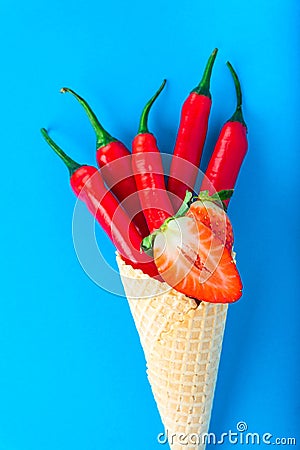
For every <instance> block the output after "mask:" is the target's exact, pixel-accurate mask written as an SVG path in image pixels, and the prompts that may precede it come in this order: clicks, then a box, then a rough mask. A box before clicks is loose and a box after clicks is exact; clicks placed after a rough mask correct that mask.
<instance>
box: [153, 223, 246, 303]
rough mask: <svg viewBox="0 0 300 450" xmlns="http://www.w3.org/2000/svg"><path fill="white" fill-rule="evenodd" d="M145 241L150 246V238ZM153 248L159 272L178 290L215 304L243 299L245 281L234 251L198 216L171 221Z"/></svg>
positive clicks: (158, 236)
mask: <svg viewBox="0 0 300 450" xmlns="http://www.w3.org/2000/svg"><path fill="white" fill-rule="evenodd" d="M144 241H145V242H144V244H145V246H147V245H148V241H147V238H146V240H144ZM151 246H152V249H153V255H154V261H155V264H156V266H157V269H158V271H159V273H160V274H161V276H162V278H163V279H164V280H165V281H166V282H167V283H168V284H169V285H170V286H172V287H173V288H174V289H176V290H177V291H179V292H182V293H184V294H185V295H188V296H190V297H193V298H196V299H198V300H203V301H206V302H212V303H232V302H235V301H237V300H238V299H239V298H240V297H241V294H242V282H241V279H240V276H239V273H238V271H237V268H236V265H235V263H234V261H233V259H232V256H231V252H230V251H229V250H228V249H227V248H226V247H224V244H223V243H222V241H221V240H220V239H219V238H217V237H216V236H215V235H214V233H213V232H212V230H211V229H210V228H208V227H207V226H206V225H204V224H203V223H202V222H200V221H198V220H195V218H194V217H179V218H171V219H167V220H166V222H165V223H164V224H163V225H162V227H161V228H160V229H159V230H157V231H156V232H155V236H153V237H152V242H151ZM144 250H145V248H144Z"/></svg>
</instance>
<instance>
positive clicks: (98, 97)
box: [0, 0, 300, 450]
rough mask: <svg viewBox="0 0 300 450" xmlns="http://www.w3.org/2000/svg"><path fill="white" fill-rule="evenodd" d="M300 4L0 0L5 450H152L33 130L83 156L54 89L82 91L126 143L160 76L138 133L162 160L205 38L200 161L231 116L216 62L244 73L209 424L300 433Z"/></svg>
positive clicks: (120, 351) (152, 435) (139, 357)
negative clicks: (230, 261)
mask: <svg viewBox="0 0 300 450" xmlns="http://www.w3.org/2000/svg"><path fill="white" fill-rule="evenodd" d="M299 14H300V5H299V2H297V1H296V0H291V1H284V0H281V1H280V0H273V1H270V0H269V1H268V0H253V1H251V2H241V1H240V0H227V1H226V2H224V1H222V0H212V1H210V2H204V1H201V0H198V1H196V0H189V1H186V2H180V1H177V2H176V1H175V2H174V1H170V0H166V1H161V0H160V1H159V0H153V1H152V2H148V3H147V2H144V3H143V2H137V1H133V0H129V1H127V2H121V1H111V2H103V1H102V2H97V1H92V0H84V1H82V0H79V1H77V2H71V1H70V0H65V1H62V2H61V1H58V0H52V2H50V3H49V2H47V3H44V2H37V1H35V0H28V1H27V2H22V1H20V0H16V1H14V2H11V1H9V0H2V2H1V5H0V16H1V19H0V20H1V26H0V41H1V47H2V50H1V67H2V68H1V72H0V77H1V126H0V133H1V140H0V142H1V163H2V170H1V186H2V196H1V203H2V207H1V209H2V221H1V279H2V281H1V303H0V449H1V450H2V449H3V450H50V449H51V450H54V449H55V450H69V449H70V450H71V449H72V450H79V449H80V450H83V449H84V450H96V449H102V448H110V449H112V450H113V449H120V448H123V449H129V448H130V449H131V450H135V449H136V450H138V449H141V448H143V449H153V450H154V449H159V448H161V446H160V445H159V444H158V443H156V436H157V434H158V433H159V432H161V431H162V425H161V422H160V419H159V415H158V412H157V410H156V407H155V404H154V400H153V398H152V394H151V391H150V388H149V386H148V382H147V379H146V376H145V367H144V358H143V354H142V350H141V348H140V344H139V341H138V337H137V333H136V331H135V328H134V324H133V321H132V319H131V316H130V313H129V309H128V306H127V304H126V301H125V300H124V299H121V298H119V297H117V296H114V295H111V294H109V293H106V292H104V291H102V290H101V289H100V288H99V287H98V286H97V285H96V284H94V283H93V282H92V281H91V280H90V279H89V278H88V276H87V275H86V274H85V273H84V271H83V270H82V268H81V266H80V264H79V263H78V260H77V258H76V254H75V251H74V248H73V242H72V234H71V231H72V213H73V208H74V203H75V197H74V196H73V194H72V192H71V190H70V188H69V186H68V176H67V172H66V169H65V168H64V167H63V165H62V164H61V162H60V161H59V160H58V159H57V157H56V156H55V155H54V154H53V153H52V152H51V151H50V149H49V148H48V147H47V146H46V144H45V143H44V142H43V140H42V138H41V135H40V131H39V130H40V128H41V127H42V126H45V127H47V128H49V130H50V131H51V135H52V136H53V138H55V139H56V141H57V142H58V143H59V144H60V145H61V146H62V147H63V148H64V149H65V150H66V151H67V152H69V153H70V154H71V155H72V156H73V157H74V158H75V159H77V160H78V161H81V162H88V163H94V148H95V139H94V134H93V131H92V129H91V127H90V125H89V123H88V120H87V118H86V116H85V115H84V113H83V111H82V110H81V109H80V107H79V105H78V104H77V103H76V102H75V100H74V99H72V98H71V96H70V95H65V96H63V95H60V94H59V89H60V88H61V87H62V86H64V85H66V86H69V87H72V88H73V89H75V90H77V91H78V92H79V93H81V94H82V95H83V96H85V97H86V98H87V99H88V100H89V101H90V103H91V104H92V105H93V107H94V109H95V110H96V112H97V113H98V115H99V117H100V118H101V121H102V123H103V124H104V125H105V127H106V128H107V129H108V130H109V131H110V132H111V133H112V134H113V135H115V136H117V137H119V138H120V139H121V140H123V141H124V142H125V143H126V144H127V145H130V142H131V140H132V137H133V136H134V133H135V131H136V129H137V123H138V117H139V114H140V111H141V108H142V106H143V105H144V103H145V100H146V99H148V98H149V97H150V96H151V95H152V93H153V92H154V91H155V90H156V89H157V87H158V86H159V84H160V82H161V80H162V78H163V77H167V79H168V85H167V88H166V90H165V92H164V94H163V95H161V98H160V99H159V102H158V104H157V107H156V108H154V109H153V113H152V115H151V119H150V127H151V129H152V130H153V131H154V132H155V134H156V136H157V138H158V142H159V145H160V148H161V150H162V151H165V152H169V153H170V152H171V151H172V147H173V144H174V140H175V136H176V129H177V125H178V117H179V111H180V107H181V104H182V102H183V100H184V99H185V98H186V96H187V94H188V92H189V91H190V90H191V88H193V87H194V86H195V85H196V84H197V82H198V81H199V78H200V75H201V74H202V70H203V67H204V64H205V61H206V60H207V57H208V55H209V54H210V53H211V51H212V49H213V48H214V47H218V48H219V55H218V58H217V61H216V64H215V69H214V73H213V78H212V86H211V88H212V94H213V108H212V115H211V121H210V129H209V135H208V139H207V145H206V149H205V158H204V160H203V168H205V165H206V163H207V161H208V157H209V152H210V151H211V149H212V148H213V144H214V142H215V140H216V138H217V135H218V133H219V130H220V127H221V126H222V124H223V123H224V121H225V120H227V118H228V117H229V116H230V115H231V114H232V112H233V109H234V103H235V96H234V89H233V84H232V80H231V77H230V74H229V72H228V69H227V68H226V66H225V62H226V60H227V59H230V61H231V62H232V64H233V65H234V67H235V68H236V70H237V71H238V73H239V76H240V79H241V82H242V87H243V91H244V115H245V119H246V121H247V123H248V128H249V152H248V155H247V158H246V160H245V163H244V166H243V168H242V171H241V174H240V177H239V180H238V185H237V189H236V193H235V196H234V199H233V200H232V202H231V205H230V216H231V219H232V222H233V224H234V228H235V235H236V250H237V252H238V263H239V269H240V271H241V274H242V277H243V282H244V286H245V290H244V296H243V299H242V300H241V301H240V302H239V303H238V304H236V305H233V306H232V307H230V312H229V317H228V323H227V328H226V334H225V339H224V347H223V350H224V351H223V356H222V360H221V365H220V372H219V379H218V385H217V390H216V397H215V403H214V409H213V415H212V421H211V430H212V431H214V432H215V433H221V432H226V431H227V430H229V429H232V430H235V429H236V423H237V422H238V421H241V420H244V421H246V422H247V424H248V427H249V431H253V432H259V433H264V432H270V433H272V434H273V435H274V436H276V437H277V436H279V437H296V438H298V440H299V439H300V435H299V416H300V404H299V393H300V388H299V365H300V358H299V342H300V328H299V312H300V308H299V294H298V280H297V276H298V275H299V206H298V203H299V201H298V195H299V194H298V193H299V175H298V170H299V127H300V123H299V117H300V115H299V94H300V83H299V75H300V70H299V34H298V30H299V19H300V15H299ZM103 239H104V238H103ZM101 245H102V249H103V253H106V252H107V253H111V252H112V247H111V246H110V244H109V243H108V241H107V240H103V242H102V244H101ZM298 445H299V444H298ZM211 448H214V446H211ZM224 448H225V446H224ZM226 448H227V446H226ZM235 448H241V446H240V447H239V446H235Z"/></svg>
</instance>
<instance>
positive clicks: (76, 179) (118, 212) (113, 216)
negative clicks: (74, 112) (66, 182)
mask: <svg viewBox="0 0 300 450" xmlns="http://www.w3.org/2000/svg"><path fill="white" fill-rule="evenodd" d="M41 131H42V134H43V136H44V138H45V140H46V142H47V143H48V144H49V145H50V146H51V148H52V149H53V150H54V151H55V152H56V153H57V154H58V156H60V158H61V159H62V160H63V161H64V163H65V164H66V166H67V167H68V169H69V173H70V184H71V187H72V189H73V191H74V193H75V195H76V196H77V197H78V198H79V199H80V200H82V201H83V202H84V203H85V204H86V206H87V208H88V210H89V211H90V212H91V214H92V215H93V216H94V217H95V219H96V220H97V222H98V223H99V224H100V225H101V227H102V228H103V230H104V231H105V232H106V234H107V235H108V236H109V238H110V239H111V241H112V242H113V244H114V245H115V246H116V248H117V250H118V252H119V253H120V255H121V257H122V258H123V259H124V261H125V262H126V263H127V264H130V265H132V267H134V268H135V269H141V270H142V271H143V272H144V273H147V274H148V275H149V276H152V277H155V276H157V275H158V272H157V269H156V266H155V264H154V262H153V261H152V260H151V258H149V257H148V256H147V257H146V258H145V256H144V255H143V254H141V252H140V245H141V241H142V236H141V234H140V233H139V232H138V230H137V229H136V227H135V226H134V224H133V223H132V221H131V220H130V218H129V217H128V215H127V214H126V212H125V211H124V209H123V208H122V207H121V206H120V204H119V202H118V201H117V199H116V198H115V197H114V195H113V194H112V193H111V192H110V191H108V190H107V188H106V187H105V185H104V183H103V181H102V178H101V174H100V172H99V171H98V170H97V169H96V168H95V167H92V166H88V165H80V164H78V163H76V162H75V161H74V160H72V159H71V158H70V157H69V156H68V155H66V154H65V153H64V152H63V150H62V149H61V148H59V147H58V146H57V144H55V142H54V141H53V140H52V139H51V138H50V137H49V135H48V133H47V131H46V130H45V129H42V130H41Z"/></svg>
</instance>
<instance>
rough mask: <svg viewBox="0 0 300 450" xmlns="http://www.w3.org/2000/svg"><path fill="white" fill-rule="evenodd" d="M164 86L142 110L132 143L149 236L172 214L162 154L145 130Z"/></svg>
mask: <svg viewBox="0 0 300 450" xmlns="http://www.w3.org/2000/svg"><path fill="white" fill-rule="evenodd" d="M165 84H166V80H164V81H163V83H162V85H161V86H160V88H159V89H158V91H157V92H156V93H155V95H154V96H153V97H152V98H151V99H150V100H149V101H148V103H147V104H146V106H145V107H144V109H143V112H142V115H141V119H140V124H139V129H138V134H137V135H136V136H135V138H134V140H133V142H132V169H133V173H134V177H135V182H136V185H137V188H138V194H139V198H140V202H141V205H142V208H143V212H144V215H145V218H146V221H147V225H148V228H149V230H150V233H151V232H152V231H153V230H156V229H158V228H159V227H160V226H161V225H162V224H163V223H164V221H165V220H166V219H167V218H168V217H170V216H172V215H173V214H174V211H173V207H172V204H171V201H170V199H169V196H168V193H167V191H166V185H165V179H164V169H163V165H162V160H161V155H160V152H159V149H158V147H157V143H156V139H155V137H154V136H153V134H152V133H150V132H149V130H148V115H149V111H150V109H151V106H152V105H153V103H154V102H155V100H156V99H157V97H158V96H159V94H160V93H161V91H162V90H163V88H164V86H165Z"/></svg>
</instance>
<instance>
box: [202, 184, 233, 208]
mask: <svg viewBox="0 0 300 450" xmlns="http://www.w3.org/2000/svg"><path fill="white" fill-rule="evenodd" d="M232 194H233V189H223V190H221V191H219V192H215V193H214V194H212V195H210V193H209V191H201V192H200V193H199V195H198V196H197V197H193V201H197V200H201V201H202V202H207V201H209V202H213V203H215V204H216V205H218V206H220V207H221V208H223V209H224V211H225V212H227V205H226V203H225V200H229V199H230V198H231V197H232Z"/></svg>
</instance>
